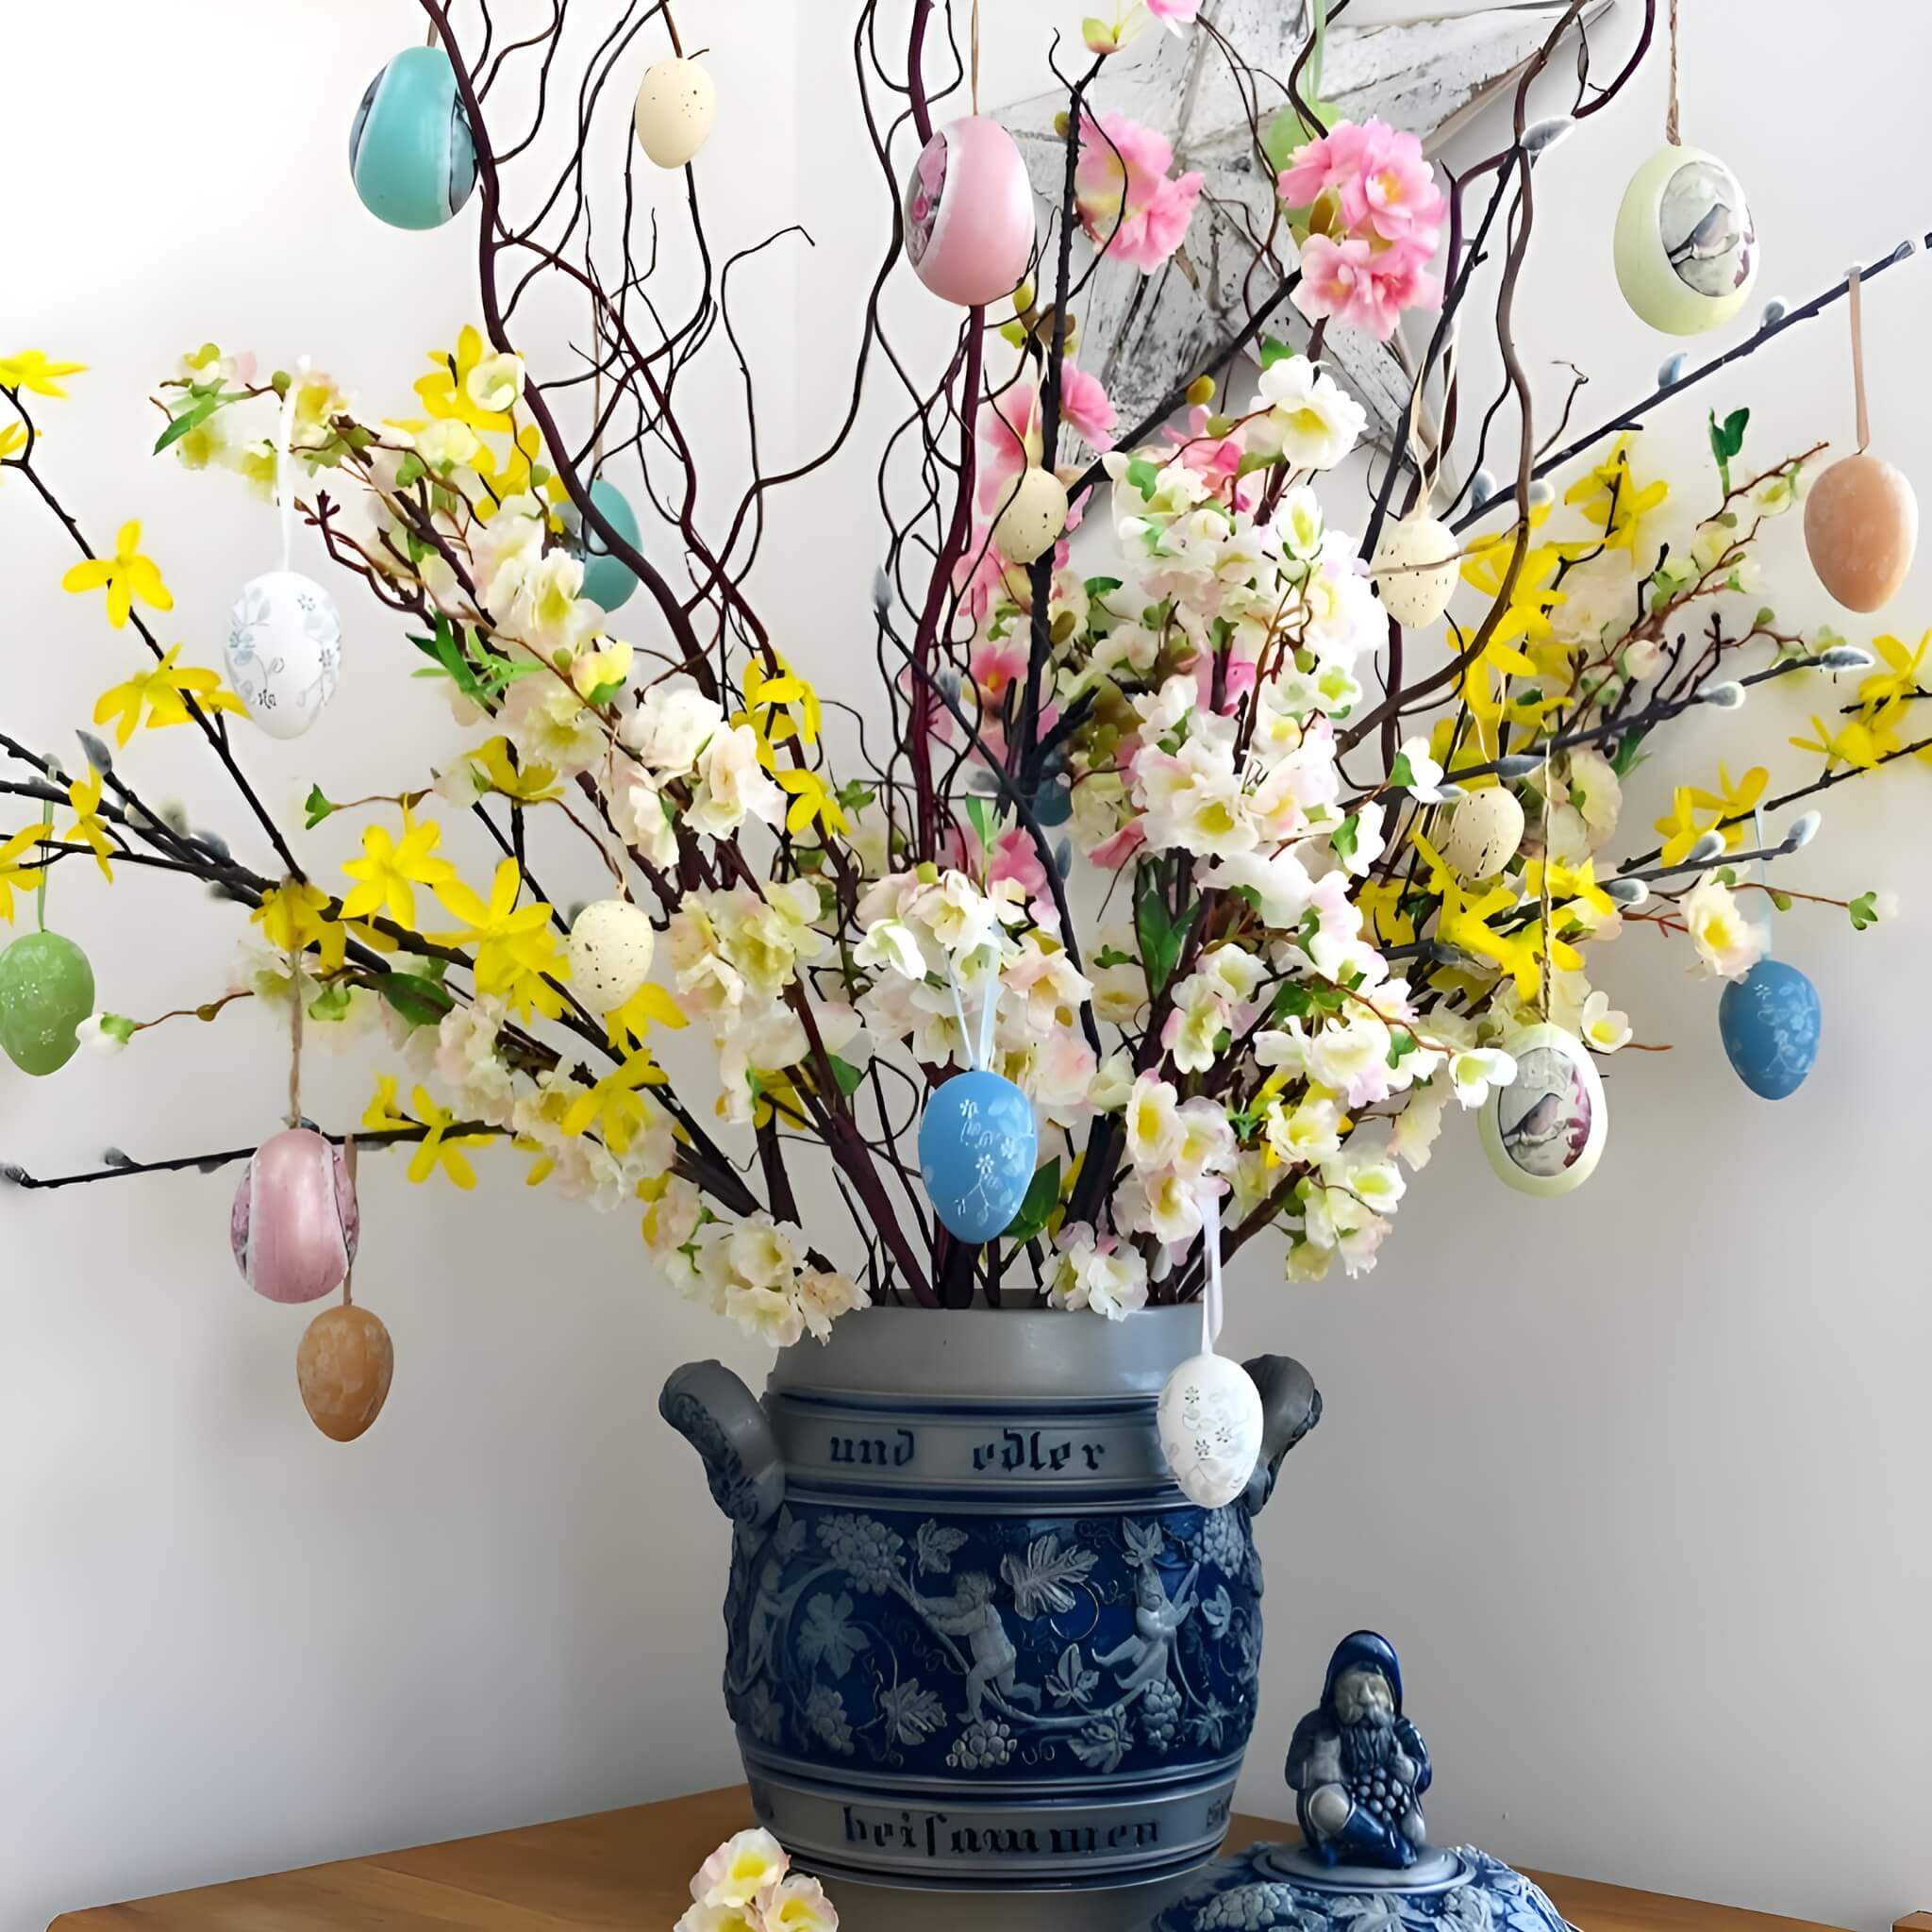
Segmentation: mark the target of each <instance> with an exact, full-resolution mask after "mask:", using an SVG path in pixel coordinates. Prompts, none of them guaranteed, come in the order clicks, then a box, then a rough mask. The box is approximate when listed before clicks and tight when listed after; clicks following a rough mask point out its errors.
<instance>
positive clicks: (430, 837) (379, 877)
mask: <svg viewBox="0 0 1932 1932" xmlns="http://www.w3.org/2000/svg"><path fill="white" fill-rule="evenodd" d="M441 841H442V827H441V825H439V824H437V823H436V822H435V820H433V819H430V820H427V821H425V823H424V824H420V825H419V824H412V823H411V822H410V819H409V814H408V811H407V810H405V811H404V813H403V836H402V839H401V840H400V841H396V840H393V839H391V837H390V835H389V833H388V832H387V831H386V830H385V829H384V828H383V827H382V826H381V825H371V826H370V827H369V829H368V830H367V831H365V832H364V833H363V834H362V857H361V858H351V859H349V860H347V861H346V862H345V863H344V864H343V866H342V870H343V871H344V872H345V873H347V874H348V875H349V876H350V877H351V878H352V879H356V880H358V881H359V882H360V883H358V886H357V888H356V890H355V891H353V892H351V893H350V894H349V895H348V897H347V898H346V899H344V900H343V901H342V917H343V918H344V919H362V918H366V917H367V916H368V915H369V914H370V913H372V912H380V911H383V910H384V909H385V908H386V909H387V910H388V912H389V915H390V917H391V919H393V920H394V921H395V922H396V924H398V925H406V926H408V928H409V930H410V931H411V932H413V931H414V930H415V929H416V893H415V890H414V889H415V888H416V887H417V886H428V887H429V888H430V889H431V890H432V891H434V890H435V889H436V888H437V887H439V886H441V885H442V884H444V883H445V881H447V880H449V879H452V878H454V877H455V876H456V867H455V866H453V865H452V864H451V863H450V862H449V860H448V859H446V858H435V857H434V856H433V855H434V853H435V851H436V848H437V846H438V845H439V844H440V843H441Z"/></svg>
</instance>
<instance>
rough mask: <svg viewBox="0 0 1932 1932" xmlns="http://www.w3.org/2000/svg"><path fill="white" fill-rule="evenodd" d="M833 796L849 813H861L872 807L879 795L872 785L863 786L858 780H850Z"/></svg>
mask: <svg viewBox="0 0 1932 1932" xmlns="http://www.w3.org/2000/svg"><path fill="white" fill-rule="evenodd" d="M833 796H834V797H836V798H837V799H838V801H839V803H840V804H841V806H843V807H844V808H845V809H846V810H847V811H859V810H861V809H863V808H865V807H866V806H868V805H870V804H871V803H872V802H873V800H874V798H876V797H877V796H878V793H877V792H876V791H874V790H873V788H872V787H871V786H870V785H861V784H860V783H859V781H858V779H857V778H848V779H846V781H845V782H844V784H842V785H841V786H840V788H839V789H838V791H836V792H835V793H834V794H833Z"/></svg>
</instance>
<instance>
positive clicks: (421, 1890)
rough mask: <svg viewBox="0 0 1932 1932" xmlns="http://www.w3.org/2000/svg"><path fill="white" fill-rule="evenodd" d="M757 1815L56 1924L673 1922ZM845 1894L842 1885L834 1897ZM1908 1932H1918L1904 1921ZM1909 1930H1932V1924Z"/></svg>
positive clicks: (1639, 1929) (542, 1837)
mask: <svg viewBox="0 0 1932 1932" xmlns="http://www.w3.org/2000/svg"><path fill="white" fill-rule="evenodd" d="M752 1822H753V1820H752V1814H751V1805H750V1800H749V1798H748V1797H747V1795H746V1792H745V1790H744V1787H743V1786H742V1785H733V1786H731V1787H729V1788H728V1789H726V1790H719V1791H701V1792H699V1793H697V1794H696V1795H695V1796H693V1797H689V1798H668V1799H666V1800H664V1801H663V1802H662V1803H661V1804H657V1805H638V1806H633V1807H630V1808H629V1809H628V1810H624V1811H604V1812H600V1813H598V1814H597V1815H595V1816H594V1817H590V1818H572V1819H566V1820H565V1821H564V1822H563V1823H561V1824H533V1825H528V1826H526V1827H525V1828H524V1829H522V1830H520V1831H499V1832H492V1833H491V1835H490V1836H489V1837H487V1838H470V1839H458V1840H455V1841H454V1842H452V1843H449V1844H442V1845H425V1846H423V1847H421V1848H420V1849H418V1850H415V1851H408V1852H388V1853H383V1854H380V1855H378V1856H377V1857H373V1858H349V1859H345V1860H343V1861H342V1862H341V1864H336V1865H312V1866H310V1867H309V1868H308V1870H307V1871H305V1872H285V1873H282V1874H279V1875H277V1876H275V1877H270V1878H246V1879H242V1880H241V1881H239V1882H238V1883H236V1884H233V1885H210V1886H204V1887H202V1888H201V1889H200V1890H195V1891H177V1892H174V1893H172V1894H170V1895H169V1896H168V1897H166V1898H149V1899H141V1900H139V1901H137V1902H135V1903H132V1904H129V1905H119V1906H102V1907H98V1908H97V1909H95V1910H92V1911H79V1912H66V1913H63V1914H62V1915H61V1916H60V1917H59V1918H58V1919H56V1920H55V1921H54V1924H53V1926H52V1928H50V1932H113V1928H122V1932H132V1928H139V1932H175V1928H178V1932H191V1928H192V1932H327V1928H331V1927H341V1926H350V1925H355V1926H372V1925H374V1926H381V1927H382V1928H384V1932H449V1928H451V1927H452V1926H458V1925H461V1926H476V1927H481V1928H483V1932H559V1928H562V1927H566V1926H571V1927H580V1928H583V1927H589V1928H597V1927H611V1928H615V1927H619V1926H621V1927H623V1928H624V1932H670V1927H671V1926H672V1925H673V1924H675V1922H676V1920H677V1918H678V1915H679V1914H680V1913H681V1912H682V1911H683V1910H684V1908H685V1907H686V1906H688V1905H689V1904H690V1903H691V1895H690V1890H689V1883H690V1878H691V1874H692V1873H693V1872H694V1871H696V1870H697V1868H698V1866H699V1865H700V1864H701V1863H702V1862H703V1860H704V1857H705V1856H706V1854H707V1853H708V1852H709V1851H710V1849H711V1847H712V1846H713V1845H715V1844H717V1843H718V1842H719V1841H720V1840H723V1839H725V1838H728V1837H729V1836H730V1835H731V1834H732V1833H733V1832H734V1831H738V1830H741V1828H742V1827H743V1826H745V1825H747V1824H751V1823H752ZM1281 1828H1282V1827H1281V1826H1280V1825H1279V1824H1275V1823H1274V1822H1272V1821H1271V1820H1268V1819H1265V1818H1250V1817H1247V1816H1244V1815H1241V1814H1237V1816H1236V1817H1235V1819H1234V1821H1233V1824H1232V1825H1231V1826H1230V1828H1229V1832H1228V1840H1227V1842H1228V1844H1229V1846H1230V1847H1231V1848H1239V1847H1240V1846H1241V1845H1244V1844H1247V1843H1249V1842H1250V1841H1251V1840H1254V1839H1257V1838H1262V1837H1269V1836H1274V1835H1278V1834H1279V1832H1280V1831H1281ZM1533 1875H1534V1876H1535V1877H1536V1878H1537V1879H1538V1881H1539V1882H1540V1883H1541V1885H1542V1886H1543V1888H1544V1889H1545V1890H1547V1891H1548V1892H1549V1894H1550V1896H1551V1897H1552V1898H1553V1899H1555V1901H1556V1902H1557V1906H1558V1907H1559V1908H1560V1909H1561V1910H1562V1912H1563V1914H1564V1916H1565V1917H1566V1918H1568V1919H1569V1920H1570V1921H1571V1922H1572V1923H1573V1924H1575V1925H1577V1926H1579V1927H1580V1928H1581V1932H1829V1928H1820V1927H1817V1926H1815V1925H1813V1924H1811V1923H1810V1922H1808V1921H1806V1920H1800V1919H1778V1918H1773V1917H1772V1916H1771V1915H1770V1914H1768V1913H1765V1912H1741V1911H1734V1910H1731V1909H1730V1908H1729V1907H1724V1906H1710V1905H1698V1904H1696V1903H1694V1902H1693V1901H1691V1900H1689V1899H1680V1898H1662V1897H1658V1896H1657V1894H1655V1893H1652V1892H1647V1891H1630V1890H1625V1889H1624V1887H1622V1886H1617V1885H1596V1884H1592V1883H1591V1882H1590V1881H1589V1880H1587V1879H1580V1878H1555V1877H1550V1876H1548V1875H1546V1874H1542V1873H1537V1874H1533ZM837 1897H838V1892H837V1888H836V1887H835V1888H834V1889H833V1898H834V1901H835V1903H836V1900H837ZM1900 1932H1907V1926H1906V1924H1905V1922H1901V1926H1900ZM1909 1932H1932V1922H1924V1921H1922V1922H1920V1924H1917V1925H1913V1926H1911V1927H1910V1928H1909Z"/></svg>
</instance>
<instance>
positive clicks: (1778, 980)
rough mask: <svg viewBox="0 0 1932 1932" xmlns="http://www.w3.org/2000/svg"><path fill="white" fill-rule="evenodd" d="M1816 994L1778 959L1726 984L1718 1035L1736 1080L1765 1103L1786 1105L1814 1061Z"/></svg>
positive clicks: (1817, 1018) (1820, 1016)
mask: <svg viewBox="0 0 1932 1932" xmlns="http://www.w3.org/2000/svg"><path fill="white" fill-rule="evenodd" d="M1822 1021H1823V1014H1822V1012H1821V1010H1820V1008H1819V1004H1818V989H1817V988H1816V987H1815V986H1813V985H1812V984H1811V982H1810V981H1809V980H1808V979H1807V978H1806V976H1805V975H1804V974H1802V973H1800V972H1799V971H1798V969H1797V968H1796V967H1795V966H1790V965H1787V964H1786V963H1785V961H1784V960H1782V959H1760V960H1758V962H1757V965H1755V966H1754V967H1752V969H1751V970H1750V972H1749V973H1747V974H1745V975H1744V976H1743V978H1742V979H1733V980H1729V981H1727V982H1726V983H1725V986H1724V992H1723V995H1722V996H1721V997H1720V998H1719V1000H1718V1003H1717V1024H1718V1032H1719V1034H1720V1035H1721V1036H1722V1038H1723V1040H1724V1052H1725V1053H1726V1054H1728V1055H1729V1056H1730V1061H1731V1065H1732V1067H1733V1068H1734V1069H1736V1071H1737V1075H1738V1078H1739V1079H1740V1080H1741V1081H1743V1083H1744V1084H1745V1086H1747V1087H1748V1088H1750V1090H1751V1091H1752V1092H1754V1093H1757V1094H1759V1095H1761V1096H1762V1097H1763V1098H1764V1099H1766V1100H1785V1099H1788V1098H1790V1095H1791V1094H1793V1093H1795V1092H1796V1091H1798V1089H1799V1088H1800V1087H1802V1086H1803V1085H1804V1084H1805V1076H1806V1074H1808V1073H1809V1072H1810V1071H1811V1068H1812V1064H1813V1063H1814V1062H1815V1061H1816V1059H1817V1058H1818V1032H1819V1027H1820V1025H1821V1024H1822Z"/></svg>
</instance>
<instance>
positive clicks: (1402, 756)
mask: <svg viewBox="0 0 1932 1932" xmlns="http://www.w3.org/2000/svg"><path fill="white" fill-rule="evenodd" d="M1389 782H1390V784H1391V785H1393V786H1395V787H1396V788H1397V789H1398V790H1400V791H1407V790H1408V788H1409V787H1410V786H1411V785H1413V784H1414V783H1415V769H1414V767H1413V766H1412V765H1410V763H1409V762H1408V754H1407V752H1406V751H1399V752H1397V753H1396V754H1395V762H1394V763H1393V764H1392V765H1391V766H1390V767H1389Z"/></svg>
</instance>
